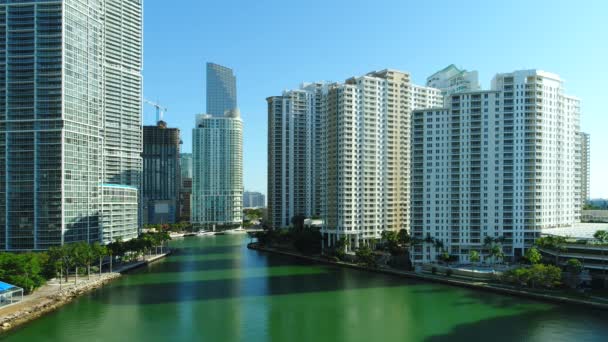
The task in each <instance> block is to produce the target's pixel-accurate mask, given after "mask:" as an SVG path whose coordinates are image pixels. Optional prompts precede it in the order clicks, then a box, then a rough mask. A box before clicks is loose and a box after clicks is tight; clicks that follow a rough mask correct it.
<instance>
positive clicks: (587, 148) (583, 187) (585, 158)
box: [578, 132, 591, 208]
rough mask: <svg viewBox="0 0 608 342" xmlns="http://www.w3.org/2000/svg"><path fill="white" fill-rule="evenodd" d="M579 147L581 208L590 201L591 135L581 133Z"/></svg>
mask: <svg viewBox="0 0 608 342" xmlns="http://www.w3.org/2000/svg"><path fill="white" fill-rule="evenodd" d="M579 140H580V142H579V146H580V163H579V164H578V167H579V168H580V192H581V196H580V199H581V208H582V207H583V206H584V205H585V204H587V201H589V197H590V194H589V189H590V187H589V180H590V178H591V177H590V174H589V172H590V171H591V145H590V144H591V141H590V138H589V133H583V132H581V133H580V135H579Z"/></svg>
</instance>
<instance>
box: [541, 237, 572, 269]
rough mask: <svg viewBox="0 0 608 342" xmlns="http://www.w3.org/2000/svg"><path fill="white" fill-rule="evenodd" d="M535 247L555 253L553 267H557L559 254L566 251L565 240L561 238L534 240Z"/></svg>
mask: <svg viewBox="0 0 608 342" xmlns="http://www.w3.org/2000/svg"><path fill="white" fill-rule="evenodd" d="M536 245H537V246H538V247H540V248H544V249H548V250H551V251H554V252H555V265H556V266H559V258H560V256H561V253H562V252H563V251H565V250H566V246H565V245H566V238H564V237H563V236H545V237H541V238H540V239H537V240H536Z"/></svg>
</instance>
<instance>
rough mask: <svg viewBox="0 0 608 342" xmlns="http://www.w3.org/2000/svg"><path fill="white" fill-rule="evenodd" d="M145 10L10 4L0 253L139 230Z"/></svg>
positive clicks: (5, 8) (74, 0)
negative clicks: (142, 62) (142, 37)
mask: <svg viewBox="0 0 608 342" xmlns="http://www.w3.org/2000/svg"><path fill="white" fill-rule="evenodd" d="M83 8H85V9H86V11H83ZM141 15H142V12H141V1H138V0H127V1H118V0H114V1H112V0H107V1H95V2H91V1H83V0H63V1H53V0H50V1H45V2H40V1H19V2H16V1H15V2H9V3H7V2H4V3H2V4H0V17H2V18H4V20H3V25H0V37H2V39H3V40H4V41H5V42H6V44H5V45H2V46H0V51H1V53H0V55H1V56H4V58H3V59H1V60H0V79H1V80H2V82H1V84H2V86H0V92H1V93H2V94H3V96H0V123H1V125H0V169H1V170H2V172H0V249H6V250H43V249H47V248H49V247H51V246H56V245H60V244H63V243H69V242H76V241H88V242H93V241H100V240H103V241H104V242H108V241H110V240H111V239H114V238H116V237H120V238H123V239H129V238H132V237H135V236H136V235H137V233H138V201H137V197H138V195H137V187H138V185H139V179H140V176H141V157H140V152H141V130H140V126H141V122H140V116H141V115H140V112H141V108H140V106H141V46H142V40H141V26H142V25H141V24H142V16H141ZM117 203H120V205H117Z"/></svg>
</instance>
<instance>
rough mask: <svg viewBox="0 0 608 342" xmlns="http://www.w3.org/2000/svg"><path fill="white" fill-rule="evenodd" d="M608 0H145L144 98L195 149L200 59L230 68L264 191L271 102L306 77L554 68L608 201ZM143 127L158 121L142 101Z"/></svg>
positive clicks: (254, 183) (255, 179)
mask: <svg viewBox="0 0 608 342" xmlns="http://www.w3.org/2000/svg"><path fill="white" fill-rule="evenodd" d="M607 13H608V1H603V0H597V1H559V0H547V1H538V0H535V1H532V0H525V1H523V0H522V1H520V0H515V1H513V0H509V1H488V0H484V1H463V0H461V1H438V0H436V1H406V0H394V1H383V0H375V1H356V0H351V1H342V0H325V1H317V0H307V1H263V0H258V1H250V0H247V1H230V0H222V1H219V0H218V1H200V0H181V1H179V2H175V3H171V2H169V3H167V2H165V1H157V0H148V1H145V8H144V94H145V97H147V98H149V99H151V100H159V101H160V102H161V103H162V104H163V105H165V106H167V107H168V108H169V112H168V113H167V116H166V118H165V120H166V121H167V122H168V123H169V125H171V126H177V127H179V128H180V129H181V130H182V137H183V138H182V139H183V141H184V145H183V151H185V152H190V151H191V148H192V147H191V146H192V140H191V135H192V127H193V126H194V114H196V113H200V112H203V111H204V108H205V107H204V105H205V103H204V101H205V100H204V98H205V96H204V94H205V93H204V92H205V85H204V79H205V78H204V63H205V62H207V61H211V62H215V63H219V64H223V65H226V66H228V67H231V68H233V69H234V70H235V72H236V75H237V87H238V102H239V107H240V109H241V113H242V116H243V120H244V123H245V133H244V145H245V146H244V154H245V155H244V158H245V163H244V172H245V175H244V177H245V188H246V189H249V190H256V191H262V192H264V193H265V192H266V155H267V152H266V141H267V137H266V132H267V127H266V122H267V110H266V100H265V99H266V97H268V96H271V95H279V94H280V93H281V92H282V91H283V90H284V89H291V88H296V87H297V86H298V85H299V84H300V83H301V82H303V81H320V80H327V81H343V80H345V79H346V78H348V77H350V76H355V75H361V74H363V73H366V72H368V71H372V70H376V69H384V68H394V69H399V70H403V71H408V72H410V73H411V75H412V78H413V80H414V82H416V83H418V84H423V83H424V81H425V79H426V77H427V76H429V75H430V74H432V73H433V72H435V71H437V70H439V69H441V68H443V67H445V66H447V65H449V64H451V63H454V64H456V65H457V66H460V67H463V68H466V69H469V70H478V71H479V77H480V81H481V83H482V87H484V88H488V87H489V86H490V80H491V78H492V77H493V75H494V74H495V73H497V72H509V71H513V70H517V69H532V68H536V69H542V70H545V71H550V72H554V73H557V74H559V75H560V76H561V77H562V79H564V80H565V81H566V90H567V93H568V94H571V95H575V96H578V97H580V98H581V99H582V120H581V122H582V124H581V126H582V129H583V131H586V132H588V133H590V134H591V146H592V148H591V155H592V158H591V195H592V197H599V196H602V197H608V160H607V159H606V158H605V156H606V149H608V131H607V128H608V109H607V108H608V106H607V104H608V95H607V94H608V91H607V88H608V87H606V84H607V81H608V73H607V71H606V70H608V69H607V62H608V58H607V57H608V43H607V42H608V17H607ZM144 113H145V114H144V122H145V123H147V124H151V123H152V122H153V121H154V110H153V108H151V107H149V106H147V105H146V107H145V109H144Z"/></svg>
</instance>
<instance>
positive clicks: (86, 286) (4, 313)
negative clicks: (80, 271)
mask: <svg viewBox="0 0 608 342" xmlns="http://www.w3.org/2000/svg"><path fill="white" fill-rule="evenodd" d="M169 254H171V252H170V251H169V252H167V253H164V254H159V255H154V256H150V257H147V258H146V259H145V260H142V261H138V262H134V263H130V264H126V265H118V267H116V268H115V269H114V272H112V273H102V274H101V275H99V274H96V275H91V279H90V280H87V277H86V276H81V278H80V279H79V283H78V284H76V285H74V284H73V283H71V284H64V285H63V287H64V288H63V289H62V290H59V289H58V287H57V286H56V285H50V284H46V285H44V286H43V287H41V288H40V289H38V290H36V291H35V292H34V293H32V294H30V295H28V296H26V297H25V298H24V300H23V301H22V302H19V303H16V304H14V305H11V306H7V307H3V308H0V337H1V336H2V334H3V333H4V332H7V331H9V330H12V329H14V328H17V327H19V326H22V325H24V324H26V323H28V322H31V321H33V320H35V319H37V318H39V317H42V316H44V315H46V314H49V313H51V312H53V311H55V310H57V309H59V308H60V307H62V306H64V305H66V304H68V303H70V302H72V301H73V300H74V299H76V298H78V297H80V296H82V295H84V294H86V293H89V292H91V291H94V290H96V289H98V288H100V287H103V286H105V285H106V284H108V283H110V282H112V281H113V280H116V279H118V278H120V277H121V276H122V275H123V274H125V273H128V272H129V271H132V270H134V269H137V268H139V267H142V266H145V265H148V264H150V263H153V262H155V261H157V260H160V259H162V258H164V257H166V256H167V255H169Z"/></svg>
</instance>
